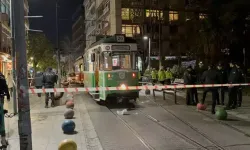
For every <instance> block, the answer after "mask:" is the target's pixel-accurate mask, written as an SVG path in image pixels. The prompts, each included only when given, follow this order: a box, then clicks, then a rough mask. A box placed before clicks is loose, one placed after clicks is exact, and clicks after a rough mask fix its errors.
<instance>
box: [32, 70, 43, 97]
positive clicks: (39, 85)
mask: <svg viewBox="0 0 250 150" xmlns="http://www.w3.org/2000/svg"><path fill="white" fill-rule="evenodd" d="M34 81H35V87H36V88H37V89H41V88H42V87H43V73H42V72H39V71H38V72H37V73H36V75H35V78H34ZM41 95H42V94H41V93H37V96H38V97H41Z"/></svg>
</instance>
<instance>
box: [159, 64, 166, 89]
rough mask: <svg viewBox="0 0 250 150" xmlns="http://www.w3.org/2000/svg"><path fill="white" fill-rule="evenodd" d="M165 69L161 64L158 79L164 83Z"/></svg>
mask: <svg viewBox="0 0 250 150" xmlns="http://www.w3.org/2000/svg"><path fill="white" fill-rule="evenodd" d="M165 79H166V78H165V71H164V67H163V66H161V68H160V70H159V71H158V81H159V82H160V83H161V84H162V85H164V83H165Z"/></svg>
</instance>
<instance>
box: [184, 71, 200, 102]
mask: <svg viewBox="0 0 250 150" xmlns="http://www.w3.org/2000/svg"><path fill="white" fill-rule="evenodd" d="M193 75H194V72H193V69H192V67H191V66H189V67H188V68H187V70H186V71H185V73H184V84H185V85H193V84H195V79H194V78H195V76H193ZM194 99H195V100H194ZM197 102H198V94H197V89H196V88H187V89H186V105H196V103H197Z"/></svg>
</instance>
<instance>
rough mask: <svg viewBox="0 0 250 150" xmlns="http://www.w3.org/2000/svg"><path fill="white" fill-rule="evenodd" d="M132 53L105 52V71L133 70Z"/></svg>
mask: <svg viewBox="0 0 250 150" xmlns="http://www.w3.org/2000/svg"><path fill="white" fill-rule="evenodd" d="M131 56H132V53H131V52H104V53H103V57H104V58H103V60H104V63H103V65H104V67H103V68H104V69H105V70H119V69H132V62H131Z"/></svg>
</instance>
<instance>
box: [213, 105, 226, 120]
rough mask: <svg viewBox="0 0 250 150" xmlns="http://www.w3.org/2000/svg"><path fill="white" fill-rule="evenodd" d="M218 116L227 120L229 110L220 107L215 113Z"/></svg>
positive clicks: (219, 118)
mask: <svg viewBox="0 0 250 150" xmlns="http://www.w3.org/2000/svg"><path fill="white" fill-rule="evenodd" d="M215 115H216V118H217V119H218V120H226V119H227V111H226V110H225V109H224V108H220V109H218V110H217V111H216V113H215Z"/></svg>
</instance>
